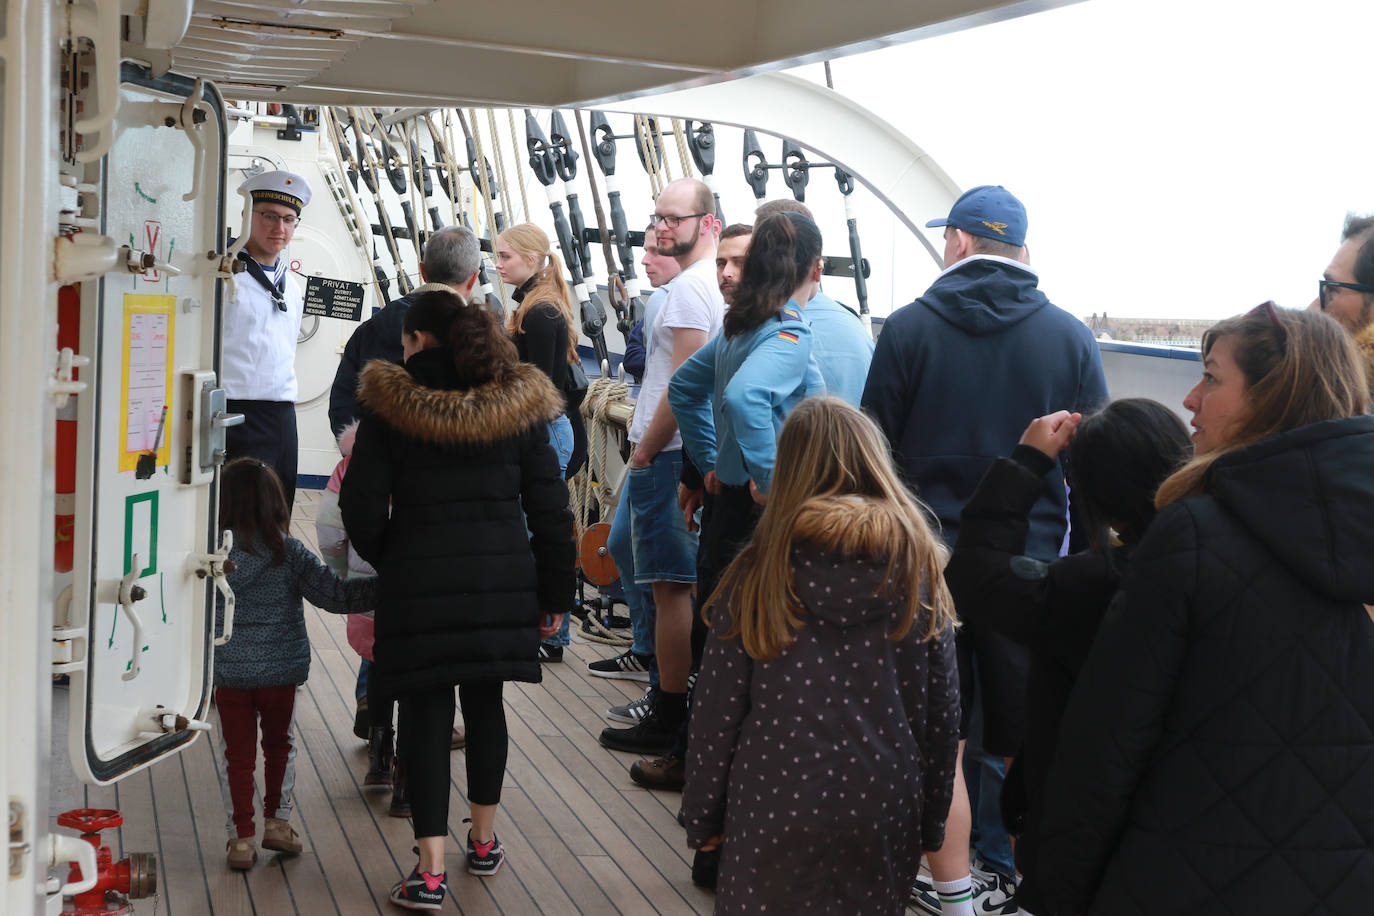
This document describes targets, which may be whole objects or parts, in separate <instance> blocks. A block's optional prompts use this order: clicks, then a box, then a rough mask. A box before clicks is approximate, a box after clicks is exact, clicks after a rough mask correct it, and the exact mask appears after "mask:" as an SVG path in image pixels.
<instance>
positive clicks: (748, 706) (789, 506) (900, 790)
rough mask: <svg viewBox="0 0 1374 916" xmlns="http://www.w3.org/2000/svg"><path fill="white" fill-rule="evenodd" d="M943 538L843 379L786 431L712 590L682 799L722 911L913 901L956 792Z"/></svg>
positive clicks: (863, 908)
mask: <svg viewBox="0 0 1374 916" xmlns="http://www.w3.org/2000/svg"><path fill="white" fill-rule="evenodd" d="M943 561H944V554H943V548H942V547H941V546H940V545H939V542H938V541H937V540H936V539H935V537H934V535H933V534H932V533H931V531H930V528H929V527H928V526H927V524H926V522H925V519H924V517H923V516H922V514H921V510H920V507H919V506H918V505H917V503H916V502H915V500H914V499H913V498H912V497H911V495H910V494H909V493H908V491H907V490H906V489H905V487H903V485H902V484H901V482H900V481H899V480H898V478H897V475H896V473H895V471H894V470H893V468H892V464H891V460H890V458H889V457H888V449H887V444H886V442H885V441H884V440H883V436H882V433H881V432H880V431H879V430H878V428H877V427H876V426H874V425H873V423H872V421H870V420H869V419H868V418H867V417H865V416H864V415H863V414H861V413H860V412H859V411H857V410H855V409H854V408H852V407H850V406H849V405H847V404H845V403H844V402H843V401H840V400H839V399H837V398H829V397H825V398H812V399H808V400H806V401H804V402H803V403H802V404H801V405H799V406H798V407H797V409H796V410H795V411H794V412H793V413H792V415H791V416H790V417H789V418H788V420H787V422H786V424H785V425H784V426H783V429H782V434H781V437H780V439H779V442H778V460H777V470H776V473H775V475H774V480H773V489H772V492H771V493H770V495H769V499H768V504H767V508H766V509H765V511H764V514H763V518H762V519H761V520H760V522H759V526H758V528H757V530H756V531H755V533H754V536H753V539H752V540H751V541H750V542H749V544H748V546H747V547H746V548H745V549H744V551H743V552H742V553H741V554H740V555H739V557H738V558H737V559H736V560H735V561H734V563H732V564H731V566H730V568H729V569H728V570H727V572H726V574H725V577H724V579H723V581H722V585H721V587H720V588H719V589H718V590H717V592H716V593H715V594H714V595H712V596H711V597H710V599H709V601H708V602H707V606H706V613H708V614H710V615H711V620H712V623H713V625H712V631H713V636H712V637H711V638H708V640H707V648H706V655H705V659H704V661H703V663H702V669H701V674H700V677H699V678H698V680H697V685H696V707H695V709H694V712H693V718H692V728H691V737H690V742H689V745H688V767H687V786H686V790H685V794H684V798H683V811H684V814H685V816H686V822H687V840H688V844H689V845H690V846H692V847H693V848H695V849H713V848H716V847H717V846H719V847H720V849H721V856H720V874H719V884H718V890H717V897H716V913H718V914H723V913H754V912H759V911H761V910H763V909H764V908H765V907H766V908H767V911H768V912H774V911H778V912H786V911H788V910H789V909H790V910H791V911H793V912H806V913H858V912H862V913H891V914H894V916H895V914H900V913H903V912H904V910H905V907H906V899H907V894H908V891H909V889H910V887H911V882H912V880H913V879H914V877H915V875H916V870H917V867H918V864H919V862H920V858H921V852H922V850H931V849H938V848H940V845H941V843H942V842H943V841H944V829H945V816H946V814H947V813H948V811H949V803H950V798H951V796H952V794H953V784H954V759H955V752H956V748H957V744H958V718H959V689H958V674H957V668H956V663H955V659H954V633H953V626H954V622H953V610H952V604H951V602H950V599H949V593H948V591H947V590H946V588H945V584H944V579H943V577H942V576H941V572H940V569H941V566H942V565H943Z"/></svg>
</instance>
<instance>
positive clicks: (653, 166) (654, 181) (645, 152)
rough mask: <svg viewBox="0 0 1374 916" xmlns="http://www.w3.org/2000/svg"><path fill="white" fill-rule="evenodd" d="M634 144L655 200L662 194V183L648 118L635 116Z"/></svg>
mask: <svg viewBox="0 0 1374 916" xmlns="http://www.w3.org/2000/svg"><path fill="white" fill-rule="evenodd" d="M635 142H636V143H638V144H639V150H640V155H641V157H642V158H643V160H644V171H645V172H647V173H648V174H649V190H650V191H651V192H653V197H654V199H655V200H657V199H658V195H660V194H662V193H663V182H662V181H661V180H660V179H659V169H658V167H659V162H658V158H657V157H656V156H655V155H654V144H653V141H652V139H651V135H650V133H649V127H648V118H646V117H644V115H635Z"/></svg>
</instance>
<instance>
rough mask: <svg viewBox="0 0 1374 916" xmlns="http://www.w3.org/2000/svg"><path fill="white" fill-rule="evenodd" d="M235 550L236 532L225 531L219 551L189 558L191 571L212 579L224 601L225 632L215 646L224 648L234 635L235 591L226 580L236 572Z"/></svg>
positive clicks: (220, 538) (201, 576)
mask: <svg viewBox="0 0 1374 916" xmlns="http://www.w3.org/2000/svg"><path fill="white" fill-rule="evenodd" d="M233 549H234V532H232V531H230V530H229V529H227V528H226V529H225V530H224V531H222V532H220V536H219V550H217V551H216V552H214V553H202V554H193V555H192V556H191V557H190V558H189V562H190V564H191V570H192V571H193V572H194V573H195V574H196V578H197V579H204V578H206V577H207V576H209V577H210V578H212V579H213V580H214V583H215V589H216V590H217V591H218V592H219V593H220V596H221V597H222V598H223V599H224V631H223V632H222V633H221V635H219V636H217V637H216V638H215V645H217V646H222V645H224V644H225V643H227V642H228V641H229V639H230V637H232V636H233V635H234V590H233V589H232V588H230V587H229V580H228V579H226V578H225V576H227V575H228V574H229V573H231V572H233V571H234V561H233V560H231V559H229V551H231V550H233Z"/></svg>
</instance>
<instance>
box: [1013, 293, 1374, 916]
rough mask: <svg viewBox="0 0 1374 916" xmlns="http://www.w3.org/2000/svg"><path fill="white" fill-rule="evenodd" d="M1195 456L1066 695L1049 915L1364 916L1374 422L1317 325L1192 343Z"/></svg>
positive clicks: (1213, 334)
mask: <svg viewBox="0 0 1374 916" xmlns="http://www.w3.org/2000/svg"><path fill="white" fill-rule="evenodd" d="M1202 356H1203V375H1202V380H1201V381H1200V382H1199V383H1198V384H1197V386H1196V387H1195V388H1194V389H1193V390H1192V391H1191V392H1190V393H1189V394H1188V397H1187V398H1186V399H1185V400H1184V402H1183V404H1184V406H1185V407H1186V408H1187V409H1188V410H1189V411H1191V412H1192V414H1193V420H1192V426H1193V430H1194V433H1193V443H1194V446H1195V447H1196V451H1197V457H1196V458H1195V459H1194V460H1193V461H1191V462H1189V463H1188V464H1187V465H1185V466H1184V467H1183V468H1182V469H1180V470H1179V471H1177V472H1176V473H1175V474H1174V475H1173V476H1171V477H1169V478H1168V479H1167V480H1165V481H1164V483H1163V485H1162V486H1161V487H1160V489H1159V493H1158V495H1157V497H1156V502H1157V503H1158V505H1159V506H1160V512H1159V515H1158V516H1157V517H1156V518H1155V520H1154V521H1153V522H1152V523H1151V525H1150V528H1149V531H1148V532H1147V533H1146V535H1145V537H1144V539H1143V540H1142V541H1141V542H1140V545H1139V547H1138V548H1137V549H1136V553H1135V557H1134V559H1133V560H1132V564H1131V568H1130V570H1129V572H1128V573H1127V574H1126V577H1125V579H1124V581H1123V583H1122V587H1121V592H1120V594H1119V595H1118V596H1117V599H1116V601H1115V602H1114V604H1113V605H1112V608H1111V609H1110V610H1109V611H1108V613H1107V615H1106V617H1105V619H1104V620H1103V623H1102V626H1101V629H1100V630H1099V631H1098V635H1097V639H1096V642H1095V643H1094V645H1093V649H1092V651H1091V653H1090V654H1089V656H1088V659H1087V662H1086V664H1085V665H1084V667H1083V669H1082V672H1081V674H1080V676H1079V679H1078V683H1077V686H1076V687H1075V689H1074V692H1073V694H1072V696H1071V698H1070V701H1069V704H1068V708H1067V709H1066V711H1065V714H1064V718H1063V726H1062V728H1061V730H1060V738H1059V747H1058V751H1057V755H1056V757H1055V763H1054V765H1053V766H1052V768H1051V771H1050V777H1049V781H1048V785H1047V790H1046V802H1045V814H1044V821H1043V828H1042V838H1043V839H1042V845H1041V849H1040V858H1039V872H1040V874H1039V877H1040V879H1041V891H1042V892H1043V896H1044V898H1045V901H1046V905H1045V906H1044V907H1043V909H1037V910H1036V914H1037V916H1046V914H1061V913H1062V914H1085V913H1087V914H1104V916H1106V914H1110V916H1130V914H1136V913H1154V912H1159V910H1160V909H1161V908H1163V909H1165V910H1167V911H1168V912H1170V913H1178V914H1199V916H1201V914H1213V913H1312V912H1321V913H1332V914H1357V913H1367V912H1369V907H1370V900H1371V899H1374V843H1371V838H1372V837H1374V608H1372V607H1371V605H1374V564H1371V563H1370V557H1371V556H1374V474H1371V468H1374V417H1369V416H1366V415H1365V413H1366V410H1367V407H1368V404H1369V389H1368V383H1367V381H1366V375H1365V366H1364V364H1363V362H1362V361H1361V358H1360V355H1359V352H1358V351H1357V350H1356V348H1355V346H1354V344H1353V343H1352V342H1351V340H1350V338H1349V336H1348V335H1347V334H1346V333H1345V332H1344V331H1343V330H1342V329H1341V327H1340V326H1339V325H1337V324H1336V323H1335V322H1334V321H1332V320H1331V319H1330V318H1328V317H1326V316H1324V315H1321V314H1317V313H1311V312H1297V311H1292V310H1289V309H1281V308H1277V307H1275V306H1274V305H1273V303H1265V304H1264V305H1262V306H1260V307H1258V308H1256V309H1254V310H1252V311H1250V312H1248V313H1247V314H1245V315H1240V316H1237V317H1235V318H1229V319H1227V320H1225V321H1222V322H1220V323H1218V324H1216V325H1214V326H1213V327H1212V328H1210V329H1209V330H1208V331H1207V333H1206V334H1205V335H1204V336H1203V341H1202Z"/></svg>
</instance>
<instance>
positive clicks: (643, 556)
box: [601, 178, 725, 783]
mask: <svg viewBox="0 0 1374 916" xmlns="http://www.w3.org/2000/svg"><path fill="white" fill-rule="evenodd" d="M715 210H716V205H715V197H714V195H712V193H711V189H710V188H708V187H707V186H706V185H705V184H703V183H702V182H700V181H697V180H695V179H692V178H683V179H680V180H678V181H674V182H672V183H671V184H669V185H668V187H666V188H664V189H663V193H662V194H660V195H659V196H658V200H657V202H656V204H655V207H654V214H653V220H652V222H651V227H652V229H653V237H654V241H655V242H656V243H657V246H658V253H659V254H660V255H666V256H668V257H672V258H675V259H677V262H678V263H679V264H681V265H682V273H680V274H678V276H677V278H676V279H675V280H673V285H672V286H671V287H670V288H669V290H668V296H667V298H666V299H665V300H664V301H663V305H662V307H661V308H660V309H659V311H658V314H657V315H656V316H654V320H653V324H652V326H650V325H647V324H646V325H645V328H644V337H645V342H646V344H647V349H648V356H647V358H646V361H645V365H644V384H643V385H642V386H641V387H640V391H639V399H638V402H637V403H636V405H635V415H634V420H633V421H632V422H631V424H630V432H629V440H630V442H631V443H634V453H633V454H632V455H631V456H630V462H629V464H630V469H629V472H628V477H627V478H626V482H625V487H624V489H623V491H622V494H621V498H622V499H628V500H629V516H630V538H631V542H632V543H631V550H632V553H633V566H634V580H635V582H636V583H637V584H639V585H648V586H650V587H651V588H652V589H653V598H654V606H655V608H656V609H657V620H656V622H655V625H654V632H655V638H654V651H655V655H656V659H657V665H658V673H659V682H658V686H657V687H656V688H653V689H652V690H651V692H650V696H649V705H648V711H647V713H646V714H645V715H644V716H643V718H641V719H640V720H639V721H638V723H637V724H635V725H632V726H630V727H629V728H607V729H606V730H605V731H603V732H602V733H601V743H602V744H603V745H605V746H606V747H610V748H615V749H616V750H622V751H634V752H638V753H641V754H655V753H660V752H663V751H666V750H667V749H668V748H669V747H670V746H671V745H672V744H673V743H674V741H675V739H676V738H677V734H678V730H679V728H680V727H681V725H682V723H683V721H684V720H685V718H686V716H687V676H688V673H689V671H690V669H691V664H692V645H691V634H692V589H693V587H694V586H695V585H696V580H697V566H696V563H697V536H696V534H695V533H694V532H690V531H688V530H687V524H686V522H685V521H684V519H683V517H682V513H681V512H680V511H679V510H678V502H677V485H678V479H679V478H680V476H681V473H682V438H681V436H680V435H679V434H678V429H677V421H676V420H675V419H674V417H673V411H672V409H671V408H670V407H669V406H668V399H667V396H666V395H667V390H668V380H669V379H670V378H671V377H672V375H673V373H674V372H676V371H677V368H678V366H681V365H682V364H683V363H684V362H685V361H686V360H687V358H688V357H690V356H691V355H692V354H693V353H695V352H696V351H697V350H699V349H701V347H702V346H703V345H704V344H705V343H706V342H707V341H708V340H710V339H711V338H712V337H713V336H714V335H715V334H716V333H717V332H718V331H719V330H720V328H721V323H722V321H723V320H724V317H725V301H724V299H722V298H721V295H720V288H719V287H718V286H717V285H716V263H715V261H716V236H717V235H718V234H719V232H720V220H718V219H717V218H716V215H715ZM645 765H647V762H645ZM641 769H642V767H641ZM660 769H664V768H663V767H660ZM680 774H681V763H680V761H677V762H675V765H674V766H673V767H672V772H670V773H666V774H660V775H661V776H662V777H663V779H661V780H660V782H664V781H672V782H675V783H680V780H681V775H680Z"/></svg>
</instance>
